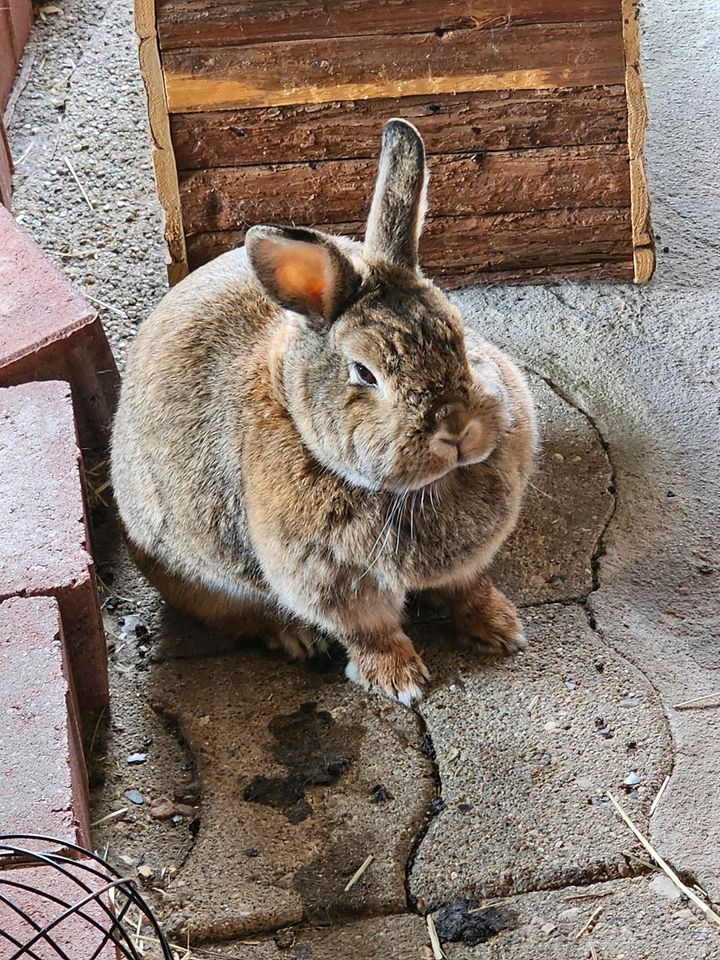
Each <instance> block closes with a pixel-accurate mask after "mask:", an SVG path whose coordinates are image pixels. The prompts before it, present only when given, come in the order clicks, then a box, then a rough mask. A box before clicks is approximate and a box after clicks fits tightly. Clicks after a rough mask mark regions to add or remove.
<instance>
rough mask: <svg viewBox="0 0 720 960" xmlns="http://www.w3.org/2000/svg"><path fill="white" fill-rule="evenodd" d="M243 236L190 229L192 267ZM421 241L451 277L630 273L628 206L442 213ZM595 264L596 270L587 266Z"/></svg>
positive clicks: (433, 270) (427, 261) (428, 259)
mask: <svg viewBox="0 0 720 960" xmlns="http://www.w3.org/2000/svg"><path fill="white" fill-rule="evenodd" d="M317 226H319V227H320V228H321V229H328V230H330V232H333V233H341V234H344V235H346V236H353V237H357V238H361V236H362V233H363V230H364V224H363V223H361V222H359V221H356V222H353V223H345V224H332V225H327V224H318V225H317ZM244 237H245V231H244V230H228V231H224V232H209V233H202V234H196V235H195V236H192V237H188V238H187V250H188V259H189V264H190V267H191V269H194V268H195V267H198V266H200V265H201V264H203V263H207V262H208V261H209V260H212V259H213V258H214V257H216V256H218V255H219V254H220V253H224V252H225V251H227V250H231V249H233V248H234V247H237V246H239V245H240V244H242V242H243V240H244ZM420 248H421V260H422V264H423V267H424V269H425V271H426V272H427V274H428V275H429V276H431V277H434V278H437V279H439V280H441V281H442V282H443V283H447V284H449V285H454V284H456V283H458V282H463V278H465V282H467V281H468V280H472V281H473V282H476V281H480V280H482V279H485V280H488V279H489V278H493V280H494V279H503V280H505V281H507V280H510V279H513V280H516V279H518V278H520V277H524V278H525V279H527V280H546V279H548V278H549V277H550V276H552V277H554V278H559V277H565V278H567V279H570V278H572V277H575V278H577V279H579V278H581V277H582V278H584V279H589V278H590V277H605V278H607V277H609V276H613V277H617V278H618V279H631V278H632V272H633V251H632V240H631V224H630V213H629V210H628V209H626V208H622V209H597V208H596V209H588V210H573V211H567V210H550V211H544V212H532V213H511V214H497V215H492V214H487V215H484V216H476V217H468V218H462V219H451V218H442V217H438V218H433V219H431V220H429V221H428V223H427V225H426V228H425V231H424V233H423V236H422V238H421V244H420ZM603 265H606V266H603ZM591 266H592V271H596V272H587V271H590V270H591ZM583 271H586V273H585V274H584V275H583Z"/></svg>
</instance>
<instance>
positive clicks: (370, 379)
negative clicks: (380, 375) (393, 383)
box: [350, 360, 377, 387]
mask: <svg viewBox="0 0 720 960" xmlns="http://www.w3.org/2000/svg"><path fill="white" fill-rule="evenodd" d="M350 383H354V384H356V385H358V386H363V387H374V386H376V385H377V377H376V376H375V374H374V373H373V372H372V370H368V368H367V367H366V366H365V364H364V363H358V361H357V360H353V362H352V363H351V364H350Z"/></svg>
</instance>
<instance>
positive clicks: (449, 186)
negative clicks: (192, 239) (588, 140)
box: [180, 144, 630, 234]
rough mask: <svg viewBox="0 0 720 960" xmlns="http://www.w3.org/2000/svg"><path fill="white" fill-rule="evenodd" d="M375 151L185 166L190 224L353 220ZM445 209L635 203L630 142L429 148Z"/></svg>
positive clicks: (436, 191) (225, 226)
mask: <svg viewBox="0 0 720 960" xmlns="http://www.w3.org/2000/svg"><path fill="white" fill-rule="evenodd" d="M376 167H377V164H376V161H375V160H329V161H326V162H323V163H317V164H312V163H309V164H307V163H302V164H281V165H276V166H260V167H223V168H220V169H214V170H202V171H192V172H189V173H182V174H180V198H181V203H182V212H183V220H184V224H185V230H186V232H187V233H188V234H192V233H200V232H203V231H207V230H210V231H214V230H234V229H237V228H238V227H244V226H245V225H250V224H253V223H258V222H272V223H299V224H303V223H313V222H322V223H343V222H346V221H348V220H350V219H353V220H354V219H362V218H364V217H366V216H367V213H368V211H369V207H370V199H371V194H372V189H373V183H374V179H375V172H376ZM428 167H429V170H430V192H429V197H428V200H429V204H430V209H431V210H432V213H433V216H436V217H472V216H474V215H475V214H476V213H477V212H478V211H484V212H488V213H489V212H492V213H516V212H530V211H533V210H536V211H541V210H553V209H573V208H580V207H621V206H629V203H630V180H629V174H628V163H627V152H626V147H625V145H624V144H621V145H603V146H593V147H566V148H560V147H551V148H547V149H542V150H520V151H506V152H498V153H492V152H490V153H476V154H474V155H471V156H466V155H453V154H450V155H448V154H436V155H434V156H431V157H429V159H428Z"/></svg>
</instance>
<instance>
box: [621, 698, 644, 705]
mask: <svg viewBox="0 0 720 960" xmlns="http://www.w3.org/2000/svg"><path fill="white" fill-rule="evenodd" d="M640 703H641V698H640V697H624V698H623V699H622V700H621V701H620V706H621V707H639V706H640Z"/></svg>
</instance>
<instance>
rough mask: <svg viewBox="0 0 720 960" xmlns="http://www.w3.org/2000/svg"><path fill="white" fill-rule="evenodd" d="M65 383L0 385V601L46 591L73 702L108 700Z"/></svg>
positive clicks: (90, 703) (77, 454)
mask: <svg viewBox="0 0 720 960" xmlns="http://www.w3.org/2000/svg"><path fill="white" fill-rule="evenodd" d="M80 469H81V461H80V451H79V449H78V446H77V440H76V434H75V423H74V417H73V406H72V399H71V394H70V387H69V385H68V384H67V383H62V382H56V381H48V382H44V383H28V384H23V385H22V386H18V387H9V388H5V389H0V601H2V600H4V599H6V598H8V597H12V596H53V597H55V598H56V599H57V601H58V604H59V606H60V614H61V617H62V624H63V630H64V632H65V637H66V640H67V644H68V648H69V651H70V663H71V666H72V671H73V675H74V678H75V685H76V688H77V693H78V699H79V701H80V707H81V708H82V709H86V708H88V707H93V708H97V707H102V706H104V705H105V704H107V702H108V682H107V650H106V645H105V633H104V630H103V626H102V618H101V615H100V607H99V603H98V597H97V588H96V582H95V570H94V562H93V559H92V556H91V555H90V552H89V547H88V531H87V525H86V518H85V506H84V501H83V491H82V482H81V474H80Z"/></svg>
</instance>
